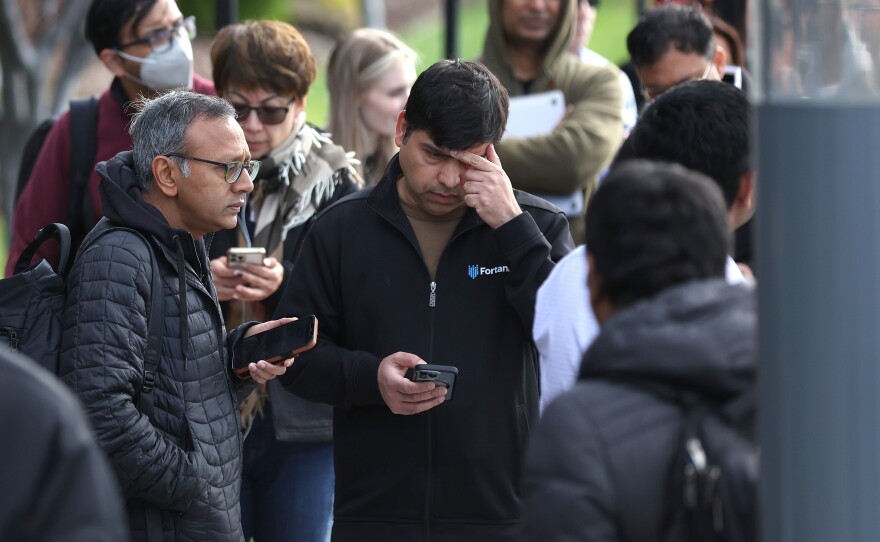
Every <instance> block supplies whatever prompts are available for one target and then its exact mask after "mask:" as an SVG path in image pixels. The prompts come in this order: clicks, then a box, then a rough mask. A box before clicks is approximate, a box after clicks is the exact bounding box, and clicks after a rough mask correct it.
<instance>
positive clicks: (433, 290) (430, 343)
mask: <svg viewBox="0 0 880 542" xmlns="http://www.w3.org/2000/svg"><path fill="white" fill-rule="evenodd" d="M436 306H437V283H436V282H435V281H431V294H430V296H429V297H428V307H429V308H430V309H431V320H430V328H429V329H428V359H427V360H425V361H427V362H428V363H431V360H432V358H433V357H434V307H436ZM426 414H427V416H426V418H425V419H426V422H425V425H427V432H428V435H427V436H428V439H427V440H428V442H427V448H428V450H427V454H426V456H427V460H428V461H427V464H428V483H427V486H426V491H425V540H426V541H427V542H431V485H432V481H433V476H434V467H433V462H434V457H433V456H434V439H433V438H432V433H433V424H432V423H431V421H432V418H433V416H432V414H431V411H430V410H429V411H428V412H426Z"/></svg>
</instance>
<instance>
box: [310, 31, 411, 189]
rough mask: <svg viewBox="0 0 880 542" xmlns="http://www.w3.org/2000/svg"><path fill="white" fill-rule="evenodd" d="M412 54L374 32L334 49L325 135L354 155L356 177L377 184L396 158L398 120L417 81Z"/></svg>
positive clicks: (350, 38) (353, 36)
mask: <svg viewBox="0 0 880 542" xmlns="http://www.w3.org/2000/svg"><path fill="white" fill-rule="evenodd" d="M415 60H416V54H415V52H414V51H413V50H412V49H410V48H409V47H407V46H406V44H404V43H403V42H402V41H400V39H398V38H397V37H396V36H394V34H391V33H390V32H388V31H386V30H380V29H377V28H361V29H359V30H355V31H354V32H352V33H351V34H349V35H348V36H347V37H345V38H344V39H342V40H341V41H340V42H339V43H337V44H336V48H335V49H334V50H333V54H332V55H331V56H330V64H329V65H328V67H327V87H328V89H329V90H330V127H329V130H330V133H331V134H332V136H333V141H335V142H336V143H337V144H339V145H341V146H342V147H343V148H345V149H346V150H348V151H354V153H355V157H356V158H357V159H358V160H359V161H360V165H359V166H357V167H358V173H360V174H361V176H362V177H363V178H364V180H365V181H366V182H367V184H368V185H373V184H376V182H377V181H378V180H379V178H380V177H381V176H382V173H383V172H384V171H385V166H386V165H388V160H390V159H391V157H392V156H394V153H396V152H397V147H396V146H395V145H394V128H395V125H396V122H397V115H398V113H400V112H401V111H402V110H403V108H404V106H405V104H406V99H407V98H408V97H409V89H410V87H411V86H412V84H413V81H415V80H416V67H415Z"/></svg>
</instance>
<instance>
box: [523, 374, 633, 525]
mask: <svg viewBox="0 0 880 542" xmlns="http://www.w3.org/2000/svg"><path fill="white" fill-rule="evenodd" d="M575 393H576V391H575V392H568V393H566V394H563V395H561V396H560V397H559V398H558V399H557V400H556V401H554V402H553V403H551V404H550V406H549V407H548V409H547V410H546V412H545V413H544V415H543V417H542V418H541V421H540V423H539V424H538V427H537V429H536V430H535V433H534V434H533V435H532V438H531V441H530V444H529V450H528V454H527V456H526V462H525V468H524V471H523V518H522V522H521V527H522V532H521V533H520V534H521V536H520V538H521V539H522V540H542V541H563V540H590V541H594V542H611V541H617V540H620V534H619V533H618V532H617V528H616V526H615V519H614V514H613V509H612V504H611V503H613V502H614V493H613V489H614V488H613V487H612V481H611V477H610V475H609V471H608V468H607V462H606V452H605V450H603V448H602V441H601V438H600V436H599V431H598V428H597V427H596V424H595V423H594V422H593V420H592V418H591V417H590V413H589V412H587V411H586V409H584V407H583V404H582V403H581V402H580V401H579V400H578V397H577V395H575Z"/></svg>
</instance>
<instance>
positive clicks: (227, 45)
mask: <svg viewBox="0 0 880 542" xmlns="http://www.w3.org/2000/svg"><path fill="white" fill-rule="evenodd" d="M255 59H258V60H257V61H254V60H255ZM211 64H212V65H213V76H214V85H215V86H216V87H217V93H218V94H220V95H221V96H223V95H225V94H226V93H227V92H229V89H230V88H231V87H237V88H238V89H240V90H242V89H243V90H258V89H267V90H271V91H272V92H274V93H276V94H278V95H280V96H288V97H293V98H296V99H297V100H300V99H302V98H303V97H305V95H306V94H307V93H308V92H309V87H311V86H312V82H313V81H314V80H315V74H316V72H317V69H316V67H315V57H314V56H312V51H311V49H309V45H308V43H306V40H305V38H303V36H302V34H300V33H299V30H297V29H296V28H294V27H293V25H290V24H288V23H285V22H282V21H269V20H260V21H246V22H244V23H240V24H234V25H229V26H226V27H224V28H223V29H222V30H220V32H218V33H217V36H216V37H215V38H214V43H213V44H212V45H211Z"/></svg>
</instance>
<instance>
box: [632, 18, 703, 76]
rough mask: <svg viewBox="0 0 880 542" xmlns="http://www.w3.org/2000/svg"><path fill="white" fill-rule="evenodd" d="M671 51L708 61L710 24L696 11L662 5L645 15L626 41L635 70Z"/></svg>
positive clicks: (652, 62) (648, 64)
mask: <svg viewBox="0 0 880 542" xmlns="http://www.w3.org/2000/svg"><path fill="white" fill-rule="evenodd" d="M671 47H675V49H676V50H678V51H680V52H682V53H697V54H699V55H702V56H705V57H706V58H710V59H711V58H712V55H713V54H714V52H715V41H714V39H713V35H712V23H711V22H710V21H709V18H708V17H706V15H704V14H703V12H702V11H701V10H700V8H699V7H695V6H680V5H666V6H662V7H659V8H656V9H652V10H649V11H646V12H645V13H643V14H642V16H641V17H640V18H639V22H638V23H637V24H636V26H635V28H633V29H632V31H630V33H629V35H628V36H627V37H626V48H627V50H628V51H629V56H630V58H631V59H632V61H633V64H635V65H636V67H638V66H650V65H651V64H654V63H655V62H657V61H658V60H660V58H661V57H662V56H663V55H665V54H666V52H667V51H669V49H670V48H671Z"/></svg>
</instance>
